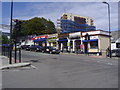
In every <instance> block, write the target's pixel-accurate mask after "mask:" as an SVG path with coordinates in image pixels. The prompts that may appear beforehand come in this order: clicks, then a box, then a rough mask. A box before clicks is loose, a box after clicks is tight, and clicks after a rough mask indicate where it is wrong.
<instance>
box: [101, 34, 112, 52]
mask: <svg viewBox="0 0 120 90" xmlns="http://www.w3.org/2000/svg"><path fill="white" fill-rule="evenodd" d="M109 44H110V43H109V37H108V36H99V49H100V50H101V51H102V52H106V49H107V48H108V46H109Z"/></svg>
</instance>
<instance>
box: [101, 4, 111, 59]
mask: <svg viewBox="0 0 120 90" xmlns="http://www.w3.org/2000/svg"><path fill="white" fill-rule="evenodd" d="M102 3H104V4H107V5H108V19H109V46H110V52H109V54H110V58H111V36H110V33H111V31H110V5H109V3H107V2H102Z"/></svg>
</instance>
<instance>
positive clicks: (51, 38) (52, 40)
mask: <svg viewBox="0 0 120 90" xmlns="http://www.w3.org/2000/svg"><path fill="white" fill-rule="evenodd" d="M57 37H58V34H51V35H48V38H47V46H52V47H55V48H57V44H58V43H57Z"/></svg>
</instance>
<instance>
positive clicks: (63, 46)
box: [57, 33, 69, 52]
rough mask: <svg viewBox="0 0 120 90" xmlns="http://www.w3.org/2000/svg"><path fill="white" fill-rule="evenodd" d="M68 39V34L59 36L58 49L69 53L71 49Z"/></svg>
mask: <svg viewBox="0 0 120 90" xmlns="http://www.w3.org/2000/svg"><path fill="white" fill-rule="evenodd" d="M68 37H69V34H68V33H65V34H59V35H58V40H57V43H58V49H59V50H61V52H68V49H69V47H68V45H69V43H68V42H69V39H68Z"/></svg>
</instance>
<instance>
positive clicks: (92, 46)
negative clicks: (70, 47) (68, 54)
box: [82, 30, 110, 55]
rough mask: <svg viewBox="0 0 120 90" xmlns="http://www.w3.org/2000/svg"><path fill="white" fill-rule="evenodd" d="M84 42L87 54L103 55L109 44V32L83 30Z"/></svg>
mask: <svg viewBox="0 0 120 90" xmlns="http://www.w3.org/2000/svg"><path fill="white" fill-rule="evenodd" d="M86 36H87V37H86ZM82 43H83V45H84V46H83V51H84V53H85V54H98V55H101V54H102V53H105V52H106V49H107V47H108V46H109V43H110V42H109V32H107V31H102V30H96V31H88V32H82Z"/></svg>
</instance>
